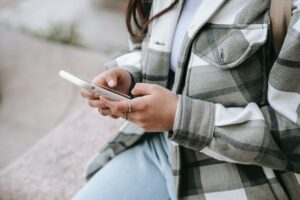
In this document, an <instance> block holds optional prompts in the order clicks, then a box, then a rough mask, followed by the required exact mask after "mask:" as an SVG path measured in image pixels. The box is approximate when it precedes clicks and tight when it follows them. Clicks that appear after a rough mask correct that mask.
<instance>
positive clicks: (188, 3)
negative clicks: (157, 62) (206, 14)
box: [170, 0, 202, 72]
mask: <svg viewBox="0 0 300 200" xmlns="http://www.w3.org/2000/svg"><path fill="white" fill-rule="evenodd" d="M201 3H202V0H185V2H184V5H183V8H182V11H181V14H180V17H179V20H178V22H177V26H176V30H175V33H174V37H173V43H172V50H171V66H170V67H171V69H172V70H173V71H174V72H175V71H176V68H177V60H178V57H179V54H180V49H181V45H182V42H183V40H184V36H185V34H186V33H187V29H188V28H189V25H190V24H191V23H192V20H193V17H194V15H195V14H196V12H197V10H198V8H199V6H200V4H201Z"/></svg>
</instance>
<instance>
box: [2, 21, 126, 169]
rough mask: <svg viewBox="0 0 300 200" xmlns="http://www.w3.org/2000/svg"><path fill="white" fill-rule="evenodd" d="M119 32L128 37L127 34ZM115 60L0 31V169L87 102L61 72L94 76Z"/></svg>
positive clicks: (86, 51) (103, 54)
mask: <svg viewBox="0 0 300 200" xmlns="http://www.w3.org/2000/svg"><path fill="white" fill-rule="evenodd" d="M118 34H120V35H122V37H123V38H124V35H123V34H125V32H123V33H121V32H116V33H114V36H116V35H118ZM99 37H101V36H99ZM106 37H107V35H106ZM125 42H126V41H125ZM112 48H113V47H112ZM111 52H116V49H115V48H113V49H112V51H111ZM112 56H113V55H112V54H110V53H108V52H106V53H103V52H100V51H98V52H97V51H91V50H87V49H78V48H75V47H71V46H65V45H60V44H56V43H50V42H46V41H43V40H39V39H36V38H33V37H30V36H27V35H23V34H20V33H17V32H15V31H10V30H6V29H4V28H1V27H0V169H1V168H3V167H4V166H6V165H7V164H8V163H10V162H11V161H13V160H14V159H15V158H17V157H18V156H19V155H21V154H22V153H23V152H24V151H26V150H28V149H29V148H30V147H31V146H32V145H33V144H34V143H36V142H37V141H38V140H39V139H40V138H42V137H43V136H44V135H46V134H47V133H48V132H49V131H50V130H51V129H53V128H54V127H55V126H56V125H57V124H58V123H59V122H61V121H62V120H63V119H64V118H65V117H66V116H67V115H69V114H70V113H71V112H72V110H76V107H77V106H78V105H82V104H83V102H82V100H81V99H80V98H79V96H78V89H77V88H75V87H73V86H71V85H70V84H69V83H66V82H64V81H63V80H61V79H60V78H59V77H58V72H59V70H60V69H65V70H68V71H71V72H73V73H75V74H79V75H81V76H83V77H86V78H92V77H93V76H94V75H95V74H98V73H100V71H101V65H102V63H103V62H104V61H105V60H108V59H109V58H111V57H112Z"/></svg>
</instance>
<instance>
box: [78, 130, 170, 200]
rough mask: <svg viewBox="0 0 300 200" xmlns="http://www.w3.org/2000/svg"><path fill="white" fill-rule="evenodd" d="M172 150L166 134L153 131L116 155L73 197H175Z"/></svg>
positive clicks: (149, 199) (137, 199)
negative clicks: (153, 132)
mask: <svg viewBox="0 0 300 200" xmlns="http://www.w3.org/2000/svg"><path fill="white" fill-rule="evenodd" d="M170 153H171V144H170V143H169V141H168V139H167V136H166V134H163V133H160V134H151V135H149V136H147V137H146V139H145V140H144V141H143V142H141V143H140V144H138V145H136V146H134V147H132V148H130V149H128V150H127V151H124V152H122V153H120V154H119V155H118V156H116V157H115V158H114V159H112V160H111V161H110V162H109V163H108V164H107V165H105V167H104V168H102V169H101V170H99V171H98V172H97V173H96V174H95V175H94V176H93V177H92V179H91V180H90V181H89V182H88V183H87V184H86V185H85V186H84V187H83V188H82V189H81V190H80V191H79V192H78V193H77V195H76V196H75V197H74V198H73V200H102V199H105V200H122V199H124V200H129V199H130V200H141V199H143V200H153V199H160V200H164V199H165V200H168V199H172V200H173V199H175V197H174V188H173V180H172V179H173V178H172V166H171V158H170V155H171V154H170Z"/></svg>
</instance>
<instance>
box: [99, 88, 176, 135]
mask: <svg viewBox="0 0 300 200" xmlns="http://www.w3.org/2000/svg"><path fill="white" fill-rule="evenodd" d="M131 93H132V94H133V95H135V96H138V97H136V98H134V99H132V100H130V101H131V102H130V103H131V112H128V111H129V102H128V101H126V100H125V101H113V100H110V99H106V98H102V100H101V103H99V104H98V106H99V108H100V109H101V107H108V108H109V109H110V112H109V113H108V114H107V115H113V116H120V117H123V118H125V116H126V115H125V113H126V112H127V120H128V121H131V122H133V123H135V124H137V125H138V126H140V127H141V128H143V129H145V131H147V132H158V131H169V130H172V129H173V124H174V120H175V115H176V109H177V103H178V96H177V95H176V94H175V93H173V92H171V91H170V90H168V89H166V88H164V87H161V86H159V85H155V84H146V83H137V84H136V85H135V87H134V88H133V90H132V91H131Z"/></svg>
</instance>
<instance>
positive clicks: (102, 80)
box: [92, 72, 108, 86]
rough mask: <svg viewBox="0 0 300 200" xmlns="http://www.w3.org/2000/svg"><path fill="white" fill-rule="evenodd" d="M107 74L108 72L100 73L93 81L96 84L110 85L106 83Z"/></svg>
mask: <svg viewBox="0 0 300 200" xmlns="http://www.w3.org/2000/svg"><path fill="white" fill-rule="evenodd" d="M105 76H106V73H105V72H104V73H102V74H99V75H98V76H96V77H95V78H94V79H93V80H92V82H93V83H95V84H96V85H100V86H108V85H107V83H106V80H105Z"/></svg>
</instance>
